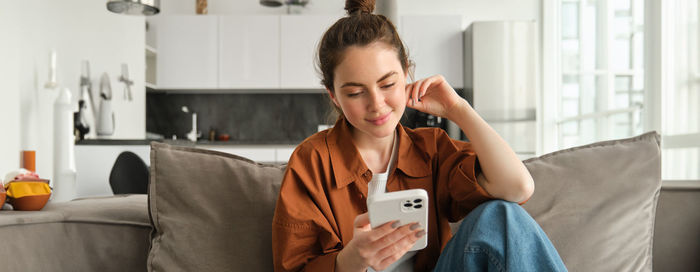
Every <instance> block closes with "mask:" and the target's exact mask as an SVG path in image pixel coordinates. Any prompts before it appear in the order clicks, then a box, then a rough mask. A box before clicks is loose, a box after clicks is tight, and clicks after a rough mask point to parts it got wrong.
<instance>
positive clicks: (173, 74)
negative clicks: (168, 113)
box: [156, 15, 219, 89]
mask: <svg viewBox="0 0 700 272" xmlns="http://www.w3.org/2000/svg"><path fill="white" fill-rule="evenodd" d="M157 20H158V32H157V33H156V40H157V43H158V59H157V66H158V69H157V82H158V88H159V89H209V88H217V87H218V72H217V68H218V67H217V66H218V52H217V50H218V42H217V41H218V38H217V37H218V35H219V33H218V18H217V17H216V16H201V15H177V16H162V17H160V18H158V19H157Z"/></svg>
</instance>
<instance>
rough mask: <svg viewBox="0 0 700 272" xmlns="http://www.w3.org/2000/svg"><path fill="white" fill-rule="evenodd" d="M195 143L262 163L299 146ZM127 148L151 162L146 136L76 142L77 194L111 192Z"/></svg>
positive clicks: (277, 159)
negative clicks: (116, 167)
mask: <svg viewBox="0 0 700 272" xmlns="http://www.w3.org/2000/svg"><path fill="white" fill-rule="evenodd" d="M107 141H108V140H107ZM195 147H196V148H201V149H209V150H216V151H220V152H225V153H230V154H234V155H238V156H241V157H245V158H248V159H251V160H253V161H256V162H261V163H286V162H287V161H288V160H289V157H290V156H291V155H292V152H294V149H296V146H294V145H231V144H220V145H218V144H197V145H195ZM125 151H131V152H134V153H135V154H136V155H138V156H139V157H140V158H141V159H142V160H143V161H144V163H146V165H150V164H151V159H150V152H151V146H150V145H149V144H148V141H147V140H144V141H143V143H137V144H109V143H108V144H78V145H76V146H75V168H76V172H77V180H76V195H77V197H91V196H106V195H112V188H111V187H110V185H109V175H110V172H111V171H112V167H113V166H114V162H115V161H116V159H117V157H118V156H119V154H121V153H122V152H125Z"/></svg>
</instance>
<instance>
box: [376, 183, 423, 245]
mask: <svg viewBox="0 0 700 272" xmlns="http://www.w3.org/2000/svg"><path fill="white" fill-rule="evenodd" d="M367 208H368V210H369V223H370V225H371V226H372V228H376V227H379V226H381V225H383V224H384V223H386V222H390V221H394V220H399V226H403V225H406V224H410V223H414V222H417V223H418V224H420V226H421V228H422V229H424V230H425V232H426V234H427V233H428V193H427V192H426V191H425V190H423V189H410V190H403V191H397V192H389V193H383V194H379V195H377V196H370V197H368V198H367ZM427 245H428V235H423V237H421V238H419V239H418V241H416V244H415V245H413V247H412V248H411V251H413V250H420V249H423V248H425V247H426V246H427Z"/></svg>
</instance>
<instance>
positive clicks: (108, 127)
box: [97, 73, 115, 136]
mask: <svg viewBox="0 0 700 272" xmlns="http://www.w3.org/2000/svg"><path fill="white" fill-rule="evenodd" d="M100 99H101V103H100V114H99V118H98V123H97V135H100V136H107V135H112V134H113V133H114V127H115V123H114V112H112V86H111V84H110V83H109V75H107V73H103V74H102V78H101V79H100Z"/></svg>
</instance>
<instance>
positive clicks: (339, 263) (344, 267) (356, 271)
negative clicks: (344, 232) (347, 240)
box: [335, 247, 367, 272]
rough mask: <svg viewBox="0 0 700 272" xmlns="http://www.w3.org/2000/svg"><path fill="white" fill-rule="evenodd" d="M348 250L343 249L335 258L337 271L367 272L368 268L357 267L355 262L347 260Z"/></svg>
mask: <svg viewBox="0 0 700 272" xmlns="http://www.w3.org/2000/svg"><path fill="white" fill-rule="evenodd" d="M346 249H348V248H347V247H346V248H343V249H341V250H340V252H338V255H336V256H335V271H336V272H365V271H367V269H366V268H362V267H355V266H354V265H353V262H352V261H350V260H347V256H346V255H345V254H346V253H348V252H347V250H346Z"/></svg>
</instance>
